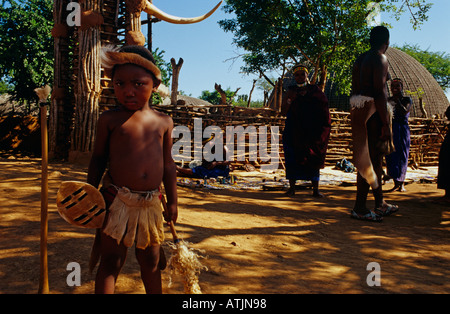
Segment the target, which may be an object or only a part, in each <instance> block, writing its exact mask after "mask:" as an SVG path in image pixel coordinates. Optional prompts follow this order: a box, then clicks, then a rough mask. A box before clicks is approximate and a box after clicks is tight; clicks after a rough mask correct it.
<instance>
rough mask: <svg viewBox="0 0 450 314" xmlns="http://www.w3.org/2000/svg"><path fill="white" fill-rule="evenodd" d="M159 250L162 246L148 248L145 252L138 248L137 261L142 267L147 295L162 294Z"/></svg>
mask: <svg viewBox="0 0 450 314" xmlns="http://www.w3.org/2000/svg"><path fill="white" fill-rule="evenodd" d="M159 250H160V245H153V246H148V247H146V248H145V249H143V250H142V249H138V248H136V259H137V261H138V262H139V266H140V267H141V278H142V282H143V283H144V287H145V292H147V293H152V294H161V293H162V285H161V270H160V268H159V257H160V253H159V252H160V251H159Z"/></svg>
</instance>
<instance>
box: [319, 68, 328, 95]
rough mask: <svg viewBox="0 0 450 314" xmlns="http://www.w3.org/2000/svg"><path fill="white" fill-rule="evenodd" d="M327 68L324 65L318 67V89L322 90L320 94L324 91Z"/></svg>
mask: <svg viewBox="0 0 450 314" xmlns="http://www.w3.org/2000/svg"><path fill="white" fill-rule="evenodd" d="M327 73H328V70H327V67H326V66H325V65H322V66H321V67H320V81H319V84H318V86H319V88H320V89H321V90H322V92H323V91H324V90H325V85H326V83H327Z"/></svg>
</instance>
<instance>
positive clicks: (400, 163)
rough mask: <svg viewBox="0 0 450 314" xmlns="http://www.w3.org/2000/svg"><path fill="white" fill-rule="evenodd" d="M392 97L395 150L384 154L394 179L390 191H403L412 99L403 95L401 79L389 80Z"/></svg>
mask: <svg viewBox="0 0 450 314" xmlns="http://www.w3.org/2000/svg"><path fill="white" fill-rule="evenodd" d="M391 92H392V97H389V98H388V102H389V103H390V104H391V107H392V109H393V111H394V117H393V119H392V138H393V142H394V147H395V151H394V152H393V153H391V154H389V155H387V156H386V168H387V174H388V176H389V177H391V178H392V179H393V180H394V187H393V188H392V189H391V190H390V191H400V192H404V191H405V186H404V182H405V177H406V170H407V168H408V158H409V148H410V145H411V133H410V130H409V124H408V118H409V112H410V110H411V105H412V99H411V98H410V97H405V96H403V82H402V80H401V79H393V80H392V82H391Z"/></svg>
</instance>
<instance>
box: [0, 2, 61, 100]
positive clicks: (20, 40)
mask: <svg viewBox="0 0 450 314" xmlns="http://www.w3.org/2000/svg"><path fill="white" fill-rule="evenodd" d="M1 2H2V6H1V7H0V78H2V80H3V81H4V83H6V84H7V85H9V86H12V96H13V98H14V99H15V100H19V101H22V102H24V101H25V102H28V103H29V104H30V103H34V102H35V101H36V100H37V96H36V94H35V92H34V89H35V88H36V87H40V86H43V85H45V84H51V82H52V80H53V38H52V37H51V33H50V32H51V29H52V20H53V15H52V11H53V1H52V0H25V1H21V2H17V1H14V0H2V1H1Z"/></svg>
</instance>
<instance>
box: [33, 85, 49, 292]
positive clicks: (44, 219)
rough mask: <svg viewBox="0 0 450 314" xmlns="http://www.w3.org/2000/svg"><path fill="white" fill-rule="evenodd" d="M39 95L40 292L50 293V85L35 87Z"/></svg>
mask: <svg viewBox="0 0 450 314" xmlns="http://www.w3.org/2000/svg"><path fill="white" fill-rule="evenodd" d="M35 92H36V94H37V95H38V96H39V105H40V106H39V107H40V110H39V111H40V121H41V150H42V158H41V242H40V275H39V290H38V293H40V294H48V293H49V285H48V259H47V238H48V131H47V97H48V95H49V94H50V87H49V86H46V87H44V88H39V89H35Z"/></svg>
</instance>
